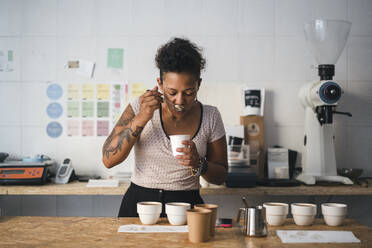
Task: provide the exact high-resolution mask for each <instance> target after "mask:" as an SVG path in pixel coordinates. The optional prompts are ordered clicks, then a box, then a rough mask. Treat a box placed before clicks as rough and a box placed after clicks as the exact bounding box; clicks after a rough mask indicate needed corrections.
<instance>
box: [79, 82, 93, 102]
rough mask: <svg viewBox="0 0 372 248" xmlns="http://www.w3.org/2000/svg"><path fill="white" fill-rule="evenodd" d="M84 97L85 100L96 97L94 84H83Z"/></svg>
mask: <svg viewBox="0 0 372 248" xmlns="http://www.w3.org/2000/svg"><path fill="white" fill-rule="evenodd" d="M82 95H83V96H82V98H83V100H93V99H94V84H83V87H82Z"/></svg>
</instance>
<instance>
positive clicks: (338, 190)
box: [0, 182, 372, 196]
mask: <svg viewBox="0 0 372 248" xmlns="http://www.w3.org/2000/svg"><path fill="white" fill-rule="evenodd" d="M128 186H129V183H122V184H120V186H119V187H89V188H88V187H86V183H84V182H72V183H69V184H64V185H57V184H46V185H27V186H18V185H5V186H4V185H2V186H0V195H123V194H124V193H125V192H126V190H127V188H128ZM200 193H201V195H258V196H265V195H283V196H285V195H372V187H367V188H363V187H361V186H358V185H353V186H343V185H342V186H304V185H302V186H296V187H262V186H258V187H253V188H226V187H225V186H211V187H208V188H201V189H200Z"/></svg>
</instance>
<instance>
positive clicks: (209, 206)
mask: <svg viewBox="0 0 372 248" xmlns="http://www.w3.org/2000/svg"><path fill="white" fill-rule="evenodd" d="M194 208H195V209H208V210H211V211H212V214H211V222H210V228H209V230H210V235H211V237H213V236H214V234H215V228H216V218H217V208H218V205H216V204H196V205H195V206H194Z"/></svg>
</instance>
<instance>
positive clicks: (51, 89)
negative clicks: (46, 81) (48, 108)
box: [46, 84, 63, 100]
mask: <svg viewBox="0 0 372 248" xmlns="http://www.w3.org/2000/svg"><path fill="white" fill-rule="evenodd" d="M46 93H47V96H48V97H49V99H51V100H57V99H59V98H60V97H61V96H62V93H63V90H62V87H61V86H60V85H59V84H51V85H49V86H48V88H47V92H46Z"/></svg>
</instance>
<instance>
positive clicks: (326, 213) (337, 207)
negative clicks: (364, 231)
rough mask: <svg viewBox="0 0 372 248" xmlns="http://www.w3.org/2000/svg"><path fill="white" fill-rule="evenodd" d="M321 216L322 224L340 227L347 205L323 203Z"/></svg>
mask: <svg viewBox="0 0 372 248" xmlns="http://www.w3.org/2000/svg"><path fill="white" fill-rule="evenodd" d="M321 206H322V214H323V217H324V222H325V223H326V224H327V225H328V226H340V225H342V223H343V221H344V219H345V216H346V213H347V205H346V204H342V203H323V204H322V205H321Z"/></svg>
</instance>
